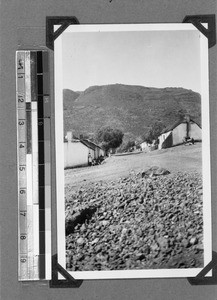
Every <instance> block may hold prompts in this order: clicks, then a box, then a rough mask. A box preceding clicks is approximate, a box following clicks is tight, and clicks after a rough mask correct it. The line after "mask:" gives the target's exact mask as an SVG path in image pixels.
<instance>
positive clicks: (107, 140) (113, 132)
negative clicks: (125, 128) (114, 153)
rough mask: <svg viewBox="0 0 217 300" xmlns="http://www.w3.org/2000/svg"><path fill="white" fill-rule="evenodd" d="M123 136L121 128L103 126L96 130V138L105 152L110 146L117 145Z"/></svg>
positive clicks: (114, 146)
mask: <svg viewBox="0 0 217 300" xmlns="http://www.w3.org/2000/svg"><path fill="white" fill-rule="evenodd" d="M123 137H124V134H123V132H122V131H121V130H119V129H115V128H112V127H110V126H103V127H101V128H100V129H98V131H97V132H96V140H97V142H98V143H100V145H101V147H102V148H103V149H104V150H105V151H106V152H108V151H109V150H110V149H112V148H117V147H119V146H120V145H121V143H122V141H123Z"/></svg>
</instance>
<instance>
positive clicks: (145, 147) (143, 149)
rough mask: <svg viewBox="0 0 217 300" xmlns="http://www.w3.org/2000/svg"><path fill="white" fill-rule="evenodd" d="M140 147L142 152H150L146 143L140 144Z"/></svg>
mask: <svg viewBox="0 0 217 300" xmlns="http://www.w3.org/2000/svg"><path fill="white" fill-rule="evenodd" d="M140 147H141V149H142V151H143V152H149V151H150V144H149V143H147V142H142V143H141V144H140Z"/></svg>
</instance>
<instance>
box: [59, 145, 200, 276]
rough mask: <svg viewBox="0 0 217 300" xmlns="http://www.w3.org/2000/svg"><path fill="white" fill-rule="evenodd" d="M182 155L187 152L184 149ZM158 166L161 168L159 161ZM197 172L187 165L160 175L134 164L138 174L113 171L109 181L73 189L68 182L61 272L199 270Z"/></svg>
mask: <svg viewBox="0 0 217 300" xmlns="http://www.w3.org/2000/svg"><path fill="white" fill-rule="evenodd" d="M194 150H195V152H197V151H198V148H196V147H195V148H194ZM183 151H184V153H187V152H188V149H186V150H185V149H183V150H182V153H183ZM185 151H186V152H185ZM191 153H192V152H191ZM198 153H199V152H198ZM141 155H142V154H141ZM162 155H163V153H161V157H162ZM137 156H139V155H137ZM170 156H171V157H172V156H173V154H172V153H171V155H170ZM194 157H197V156H196V155H195V156H194ZM198 157H199V154H198ZM122 159H123V158H122ZM155 159H156V157H155ZM195 159H196V158H195ZM171 160H173V158H171ZM189 160H190V158H189ZM152 162H153V161H152ZM155 162H156V160H155ZM150 163H151V162H149V163H148V164H150ZM161 164H162V165H164V161H163V160H162V159H161ZM179 164H181V161H180V162H179ZM170 165H171V166H172V164H170ZM100 167H102V166H100ZM185 167H186V168H187V165H186V166H185ZM176 168H177V165H176ZM200 168H201V166H200V165H199V166H198V170H197V166H196V165H195V167H193V165H192V163H191V169H189V170H187V171H186V170H182V169H181V171H180V170H179V171H177V170H175V168H174V167H173V168H172V167H169V168H167V169H166V170H164V171H166V172H161V171H160V172H158V171H159V170H162V169H160V168H158V166H157V168H156V169H155V171H154V172H153V171H151V172H150V171H148V172H146V171H147V168H144V170H143V171H142V170H141V163H140V171H139V172H137V170H134V171H132V169H131V168H130V169H131V171H130V172H129V170H127V171H128V175H126V172H125V173H123V174H124V175H125V176H120V172H117V173H118V178H117V177H116V176H113V177H112V180H111V179H110V180H109V179H107V181H105V180H100V181H99V180H93V181H84V182H83V178H82V180H81V178H80V181H79V180H78V181H77V186H76V188H75V187H73V185H72V184H69V182H68V184H66V187H65V189H66V249H67V250H66V252H67V268H68V269H69V270H72V271H78V270H79V271H93V270H128V269H129V270H131V269H156V268H157V269H158V268H192V267H202V266H203V242H202V241H203V216H202V206H203V204H202V194H203V190H202V179H201V172H200ZM135 169H137V168H135ZM152 170H153V169H152ZM172 170H173V172H171V171H172ZM157 172H158V173H157ZM66 177H67V175H66ZM108 177H109V176H108ZM95 179H96V178H95ZM82 182H83V184H82Z"/></svg>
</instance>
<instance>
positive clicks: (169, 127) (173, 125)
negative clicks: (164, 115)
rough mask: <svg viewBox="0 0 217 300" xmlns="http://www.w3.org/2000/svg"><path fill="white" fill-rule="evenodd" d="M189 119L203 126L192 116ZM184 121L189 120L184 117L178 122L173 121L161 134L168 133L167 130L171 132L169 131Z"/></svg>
mask: <svg viewBox="0 0 217 300" xmlns="http://www.w3.org/2000/svg"><path fill="white" fill-rule="evenodd" d="M189 121H190V122H192V123H195V124H197V126H199V127H200V128H201V126H200V124H199V123H198V122H196V121H195V120H193V119H192V118H190V119H189ZM182 123H187V120H186V119H185V118H183V119H180V120H178V121H176V122H175V123H173V124H172V125H170V126H168V127H166V128H165V129H164V130H163V131H162V132H161V134H163V133H166V132H169V131H172V130H173V129H174V128H176V127H177V126H179V125H180V124H182Z"/></svg>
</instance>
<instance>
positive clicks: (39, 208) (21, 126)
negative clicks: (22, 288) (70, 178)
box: [16, 51, 51, 281]
mask: <svg viewBox="0 0 217 300" xmlns="http://www.w3.org/2000/svg"><path fill="white" fill-rule="evenodd" d="M16 108H17V162H18V168H17V169H18V279H19V280H20V281H23V280H43V279H46V280H49V279H51V176H50V171H51V170H50V164H51V160H50V95H49V70H48V52H47V51H17V52H16Z"/></svg>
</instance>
